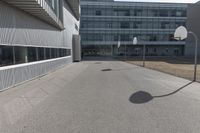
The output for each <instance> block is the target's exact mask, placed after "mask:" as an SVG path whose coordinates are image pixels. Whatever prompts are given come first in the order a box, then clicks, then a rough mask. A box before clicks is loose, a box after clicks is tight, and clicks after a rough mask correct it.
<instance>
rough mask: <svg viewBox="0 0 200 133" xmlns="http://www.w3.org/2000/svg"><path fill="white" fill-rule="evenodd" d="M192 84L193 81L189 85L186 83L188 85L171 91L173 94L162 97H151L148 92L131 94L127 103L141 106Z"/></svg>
mask: <svg viewBox="0 0 200 133" xmlns="http://www.w3.org/2000/svg"><path fill="white" fill-rule="evenodd" d="M192 83H193V81H192V82H190V83H188V84H186V85H184V86H182V87H180V88H178V89H177V90H175V91H173V92H171V93H168V94H164V95H159V96H152V95H151V94H150V93H148V92H145V91H138V92H136V93H134V94H132V95H131V96H130V98H129V101H130V102H131V103H134V104H143V103H147V102H149V101H151V100H153V99H154V98H163V97H167V96H170V95H173V94H175V93H177V92H179V91H181V90H182V89H184V88H185V87H187V86H189V85H191V84H192Z"/></svg>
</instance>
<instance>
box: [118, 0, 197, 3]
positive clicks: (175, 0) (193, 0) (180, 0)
mask: <svg viewBox="0 0 200 133" xmlns="http://www.w3.org/2000/svg"><path fill="white" fill-rule="evenodd" d="M115 1H137V2H170V3H196V2H197V1H199V0H115Z"/></svg>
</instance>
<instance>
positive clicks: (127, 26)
mask: <svg viewBox="0 0 200 133" xmlns="http://www.w3.org/2000/svg"><path fill="white" fill-rule="evenodd" d="M120 28H124V29H127V28H130V23H129V22H121V25H120Z"/></svg>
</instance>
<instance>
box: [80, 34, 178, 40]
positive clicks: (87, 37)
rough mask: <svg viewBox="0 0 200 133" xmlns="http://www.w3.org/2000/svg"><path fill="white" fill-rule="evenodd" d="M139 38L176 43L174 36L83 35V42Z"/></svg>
mask: <svg viewBox="0 0 200 133" xmlns="http://www.w3.org/2000/svg"><path fill="white" fill-rule="evenodd" d="M133 37H137V38H138V39H139V40H142V41H176V40H174V39H173V34H134V35H130V34H121V35H120V34H82V36H81V38H82V41H118V40H120V41H132V40H133Z"/></svg>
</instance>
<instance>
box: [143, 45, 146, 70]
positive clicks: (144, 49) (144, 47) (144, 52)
mask: <svg viewBox="0 0 200 133" xmlns="http://www.w3.org/2000/svg"><path fill="white" fill-rule="evenodd" d="M145 56H146V45H145V44H143V67H145V60H146V59H145Z"/></svg>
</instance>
